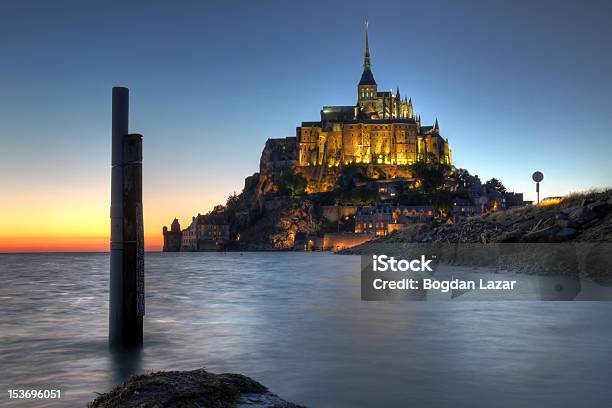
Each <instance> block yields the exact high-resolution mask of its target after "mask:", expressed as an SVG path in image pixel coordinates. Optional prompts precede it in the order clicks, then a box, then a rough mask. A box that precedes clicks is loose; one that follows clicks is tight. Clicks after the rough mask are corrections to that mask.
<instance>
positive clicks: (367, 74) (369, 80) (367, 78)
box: [359, 21, 376, 85]
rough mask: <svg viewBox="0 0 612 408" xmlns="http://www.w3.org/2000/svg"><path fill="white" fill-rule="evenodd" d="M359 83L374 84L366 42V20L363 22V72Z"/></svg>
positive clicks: (368, 48) (368, 46)
mask: <svg viewBox="0 0 612 408" xmlns="http://www.w3.org/2000/svg"><path fill="white" fill-rule="evenodd" d="M359 85H376V81H375V80H374V75H373V74H372V63H371V62H370V45H369V43H368V22H367V21H366V23H365V53H364V56H363V74H361V80H360V81H359Z"/></svg>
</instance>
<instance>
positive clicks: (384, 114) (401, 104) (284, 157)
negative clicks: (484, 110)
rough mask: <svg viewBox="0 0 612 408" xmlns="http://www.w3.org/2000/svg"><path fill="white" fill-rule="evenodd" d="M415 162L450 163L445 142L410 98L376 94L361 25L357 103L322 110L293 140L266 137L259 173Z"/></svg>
mask: <svg viewBox="0 0 612 408" xmlns="http://www.w3.org/2000/svg"><path fill="white" fill-rule="evenodd" d="M419 161H429V162H437V163H442V164H451V161H452V152H451V149H450V148H449V146H448V139H444V138H442V136H441V135H440V127H439V125H438V120H437V119H436V121H435V123H434V124H433V125H432V126H422V125H421V118H420V116H419V115H416V114H415V113H414V109H413V106H412V99H408V98H407V97H404V98H403V99H402V97H401V95H400V91H399V87H398V88H397V91H396V92H395V95H394V94H393V92H391V91H379V90H378V85H377V83H376V81H375V79H374V74H373V73H372V65H371V59H370V48H369V44H368V31H367V23H366V33H365V55H364V61H363V73H362V75H361V80H360V81H359V83H358V85H357V103H356V104H355V105H351V106H324V107H323V109H322V110H321V120H320V121H317V122H302V125H301V126H299V127H297V129H296V136H295V137H287V138H283V139H269V140H268V142H267V143H266V148H265V149H264V154H263V155H262V161H261V171H262V172H265V171H268V170H274V169H278V168H282V167H287V166H289V165H290V166H292V167H294V168H297V169H298V171H299V168H300V167H302V168H303V167H310V166H324V167H335V166H342V165H348V164H352V163H354V164H371V165H382V166H407V165H411V164H414V163H416V162H419Z"/></svg>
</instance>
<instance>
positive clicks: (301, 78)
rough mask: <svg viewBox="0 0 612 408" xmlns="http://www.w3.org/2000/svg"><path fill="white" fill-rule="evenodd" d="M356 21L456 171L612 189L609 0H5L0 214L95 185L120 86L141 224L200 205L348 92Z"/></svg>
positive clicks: (359, 36)
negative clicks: (435, 127) (135, 140)
mask: <svg viewBox="0 0 612 408" xmlns="http://www.w3.org/2000/svg"><path fill="white" fill-rule="evenodd" d="M366 19H367V20H369V22H370V45H371V51H372V70H373V72H374V76H375V78H376V80H377V82H378V84H379V89H389V88H394V89H395V86H396V85H399V86H400V90H401V92H402V94H406V95H408V96H410V97H412V100H413V102H414V106H415V110H416V112H417V113H419V114H421V116H422V119H423V122H424V123H431V122H433V120H434V118H435V117H436V116H437V117H438V118H439V121H440V127H441V131H442V133H443V135H444V136H445V137H448V138H449V141H450V144H451V148H452V149H453V153H454V161H455V164H456V165H457V166H460V167H465V168H467V169H469V170H470V172H472V173H473V174H478V175H480V176H481V178H482V179H488V178H490V177H493V176H495V177H498V178H500V179H501V180H502V181H503V182H504V183H505V184H506V186H507V187H508V188H509V189H510V190H515V191H523V192H525V193H526V195H527V197H528V198H533V196H534V195H535V194H534V193H533V190H534V186H533V183H532V182H531V179H530V176H531V173H532V172H533V171H534V170H536V169H537V170H542V171H543V172H544V174H545V180H544V183H543V185H542V194H543V196H547V195H558V194H564V193H568V192H570V191H577V190H584V189H588V188H590V187H597V186H609V185H611V184H612V182H611V181H612V166H611V164H610V153H611V151H612V135H611V134H610V129H611V128H612V107H611V103H610V100H611V95H612V81H611V80H610V73H611V72H612V45H611V39H612V2H609V1H601V2H599V1H482V2H480V1H427V2H424V1H423V2H408V1H397V2H384V1H377V2H372V1H367V2H357V1H328V2H314V1H308V2H297V1H283V2H280V1H279V2H268V1H262V2H258V1H249V2H202V1H198V2H150V1H149V2H137V1H129V2H128V1H125V2H124V1H122V2H116V3H110V2H99V3H98V4H94V3H93V2H77V1H74V2H62V1H54V2H50V1H49V2H47V1H23V2H3V4H2V6H1V10H0V139H1V145H0V183H1V186H2V193H0V194H1V195H2V199H1V203H0V206H2V207H3V208H0V210H2V212H3V214H2V217H3V219H2V221H3V223H4V222H9V221H10V220H8V219H7V217H9V216H10V217H11V219H15V218H18V219H20V222H23V221H21V220H22V219H23V218H25V217H27V216H28V214H29V216H32V215H33V214H31V211H32V210H35V209H37V208H40V210H41V211H40V212H39V214H37V215H36V216H39V217H44V216H45V214H48V213H49V211H54V210H53V208H55V207H53V206H51V207H50V208H48V209H46V211H44V210H45V208H46V206H47V205H48V204H49V201H53V202H54V203H55V204H58V203H59V204H62V205H64V206H66V205H69V204H68V203H69V202H70V203H71V204H70V205H73V206H74V205H76V206H78V207H79V211H84V210H83V208H87V207H88V206H91V205H93V204H92V202H90V201H88V199H87V197H90V198H91V199H93V198H94V197H95V198H96V200H97V201H100V200H102V201H104V199H105V198H107V196H108V182H109V174H110V171H109V160H110V159H109V158H110V108H111V106H110V95H111V91H110V90H111V87H112V86H114V85H123V86H128V87H129V88H130V89H131V131H133V132H139V133H142V134H143V135H144V146H145V151H144V155H145V156H144V157H145V168H144V170H145V173H144V176H145V208H146V209H148V214H146V215H148V216H149V217H150V219H151V220H153V221H152V222H151V223H150V226H149V228H152V230H153V231H151V232H152V233H153V232H154V233H155V234H158V232H157V231H158V230H157V229H158V228H161V224H160V223H161V222H162V221H161V220H163V219H167V220H168V221H170V220H171V218H172V217H174V216H175V215H177V216H180V217H181V219H182V220H183V221H186V220H187V218H188V217H190V215H191V214H192V213H197V212H205V211H207V210H209V209H210V208H211V207H212V205H213V204H214V203H216V202H223V201H224V200H225V197H226V196H227V195H228V194H229V193H231V192H232V191H240V189H241V188H242V185H243V180H244V177H246V176H248V175H250V174H252V173H253V172H255V171H257V169H258V163H259V155H260V152H261V149H262V147H263V144H264V142H265V140H266V139H267V138H270V137H282V136H291V135H294V133H295V127H296V126H297V125H299V123H300V121H302V120H317V119H318V117H319V110H320V108H321V106H322V105H333V104H342V105H344V104H353V103H355V100H356V83H357V82H358V80H359V77H360V75H361V71H362V58H363V57H362V56H363V22H364V20H366ZM64 191H65V192H64ZM39 192H40V194H39ZM43 192H44V194H43ZM71 192H72V193H71ZM75 192H76V193H75ZM53 193H54V194H53ZM7 197H8V199H7ZM79 197H84V198H79ZM97 198H100V199H97ZM9 201H10V202H11V203H8V202H9ZM75 201H76V204H75ZM24 202H27V203H30V205H29V206H28V205H25V206H24V205H23V203H24ZM59 204H58V205H59ZM102 204H103V208H106V207H107V206H108V202H103V203H102ZM37 205H38V206H39V207H37ZM17 209H21V210H22V211H23V212H24V213H23V214H20V213H19V211H18V210H17ZM26 210H27V213H26ZM105 211H107V210H105ZM7 212H8V215H7ZM103 215H104V222H106V221H107V217H108V213H106V212H105V213H104V214H103ZM59 219H60V220H61V219H62V218H59ZM15 225H16V223H15Z"/></svg>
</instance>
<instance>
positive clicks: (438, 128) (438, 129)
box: [433, 118, 440, 132]
mask: <svg viewBox="0 0 612 408" xmlns="http://www.w3.org/2000/svg"><path fill="white" fill-rule="evenodd" d="M433 130H434V132H440V126H439V125H438V118H436V123H434V125H433Z"/></svg>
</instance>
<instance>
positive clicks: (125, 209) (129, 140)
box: [109, 87, 144, 348]
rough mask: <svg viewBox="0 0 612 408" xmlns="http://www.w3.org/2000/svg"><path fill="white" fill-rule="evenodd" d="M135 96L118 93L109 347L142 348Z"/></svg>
mask: <svg viewBox="0 0 612 408" xmlns="http://www.w3.org/2000/svg"><path fill="white" fill-rule="evenodd" d="M128 116H129V90H128V89H127V88H122V87H115V88H113V127H112V129H113V130H112V135H113V142H112V143H113V146H112V170H111V256H110V296H109V344H110V345H111V347H123V348H131V347H140V346H142V340H143V336H142V320H143V316H144V228H143V216H142V136H141V135H138V134H128Z"/></svg>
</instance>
